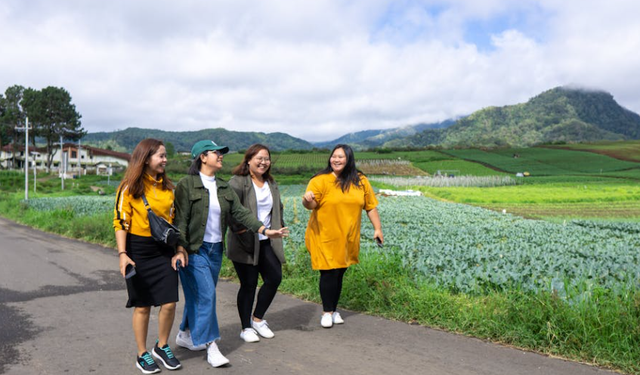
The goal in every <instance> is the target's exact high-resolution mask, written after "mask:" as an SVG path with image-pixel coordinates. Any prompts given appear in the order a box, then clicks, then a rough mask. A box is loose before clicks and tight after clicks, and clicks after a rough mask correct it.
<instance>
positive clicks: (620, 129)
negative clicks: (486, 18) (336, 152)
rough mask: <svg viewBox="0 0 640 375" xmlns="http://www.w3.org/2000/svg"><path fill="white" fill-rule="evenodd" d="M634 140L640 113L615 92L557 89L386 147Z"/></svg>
mask: <svg viewBox="0 0 640 375" xmlns="http://www.w3.org/2000/svg"><path fill="white" fill-rule="evenodd" d="M629 139H640V115H638V114H636V113H634V112H631V111H629V110H627V109H625V108H623V107H621V106H620V105H619V104H618V103H616V101H615V100H614V99H613V96H612V95H611V94H609V93H607V92H604V91H587V90H582V89H573V88H568V87H556V88H554V89H551V90H548V91H545V92H543V93H541V94H540V95H537V96H536V97H534V98H532V99H531V100H529V101H528V102H526V103H522V104H516V105H511V106H504V107H488V108H485V109H482V110H479V111H477V112H474V113H473V114H471V115H470V116H467V117H465V118H462V119H460V120H458V121H456V123H455V124H453V125H451V126H450V127H448V128H445V129H428V130H425V131H423V132H421V133H419V134H416V135H413V136H410V137H405V138H401V139H396V140H393V141H390V142H386V143H385V144H384V147H387V148H406V147H426V146H440V147H445V148H455V147H463V148H464V147H506V146H510V147H530V146H534V145H538V144H545V143H580V142H597V141H617V140H629Z"/></svg>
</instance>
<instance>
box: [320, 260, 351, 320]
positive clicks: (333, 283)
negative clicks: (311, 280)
mask: <svg viewBox="0 0 640 375" xmlns="http://www.w3.org/2000/svg"><path fill="white" fill-rule="evenodd" d="M345 272H347V269H346V268H335V269H332V270H320V298H322V310H323V311H324V312H330V311H336V308H337V307H338V300H339V299H340V292H341V291H342V279H343V278H344V273H345Z"/></svg>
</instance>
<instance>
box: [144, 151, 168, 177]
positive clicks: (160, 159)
mask: <svg viewBox="0 0 640 375" xmlns="http://www.w3.org/2000/svg"><path fill="white" fill-rule="evenodd" d="M146 165H147V166H146V169H145V171H146V172H147V174H148V175H149V176H151V177H153V178H157V177H158V175H159V174H162V173H164V170H165V167H166V166H167V150H166V149H165V148H164V146H160V147H158V150H157V151H156V152H155V153H154V154H153V155H151V156H150V157H149V159H148V160H147V163H146Z"/></svg>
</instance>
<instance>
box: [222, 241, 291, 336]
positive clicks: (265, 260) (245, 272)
mask: <svg viewBox="0 0 640 375" xmlns="http://www.w3.org/2000/svg"><path fill="white" fill-rule="evenodd" d="M233 266H234V267H235V269H236V273H237V274H238V278H239V279H240V290H239V291H238V302H237V304H238V314H239V315H240V322H241V323H242V329H245V328H251V308H252V307H253V301H254V299H255V296H256V289H257V288H258V274H259V275H260V276H262V281H263V282H264V283H263V285H262V287H261V288H260V291H259V292H258V303H256V309H255V310H254V311H253V316H255V317H256V318H258V319H262V318H263V317H264V314H265V313H266V312H267V309H268V308H269V305H271V302H272V301H273V299H274V298H275V296H276V292H277V291H278V286H280V282H281V281H282V265H281V264H280V260H279V259H278V257H276V254H275V253H274V252H273V249H272V248H271V241H270V240H263V241H260V256H259V257H258V265H257V266H254V265H252V264H244V263H238V262H233Z"/></svg>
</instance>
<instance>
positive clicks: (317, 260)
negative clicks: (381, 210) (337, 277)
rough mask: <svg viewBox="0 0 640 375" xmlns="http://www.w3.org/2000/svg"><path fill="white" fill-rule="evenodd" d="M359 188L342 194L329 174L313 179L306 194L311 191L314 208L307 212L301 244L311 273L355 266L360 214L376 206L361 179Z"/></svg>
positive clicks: (366, 183)
mask: <svg viewBox="0 0 640 375" xmlns="http://www.w3.org/2000/svg"><path fill="white" fill-rule="evenodd" d="M360 181H361V185H360V187H358V188H357V187H355V186H353V185H351V188H350V189H349V191H347V192H344V193H343V192H342V190H341V189H340V187H339V186H338V185H336V177H335V176H334V175H333V174H332V173H328V174H322V175H319V176H316V177H314V178H312V179H311V181H309V185H308V186H307V190H306V191H312V192H313V194H314V195H315V200H316V202H318V206H317V207H316V208H315V209H313V211H312V212H311V217H310V218H309V223H308V224H307V231H306V232H305V244H306V245H307V250H308V251H309V254H310V255H311V267H312V268H313V269H314V270H330V269H335V268H347V267H349V266H350V265H352V264H357V263H358V255H359V253H360V224H361V221H362V210H365V211H370V210H372V209H374V208H375V207H376V206H377V205H378V200H377V199H376V196H375V193H374V192H373V189H372V188H371V184H369V180H367V178H366V177H365V176H362V175H361V177H360Z"/></svg>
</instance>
